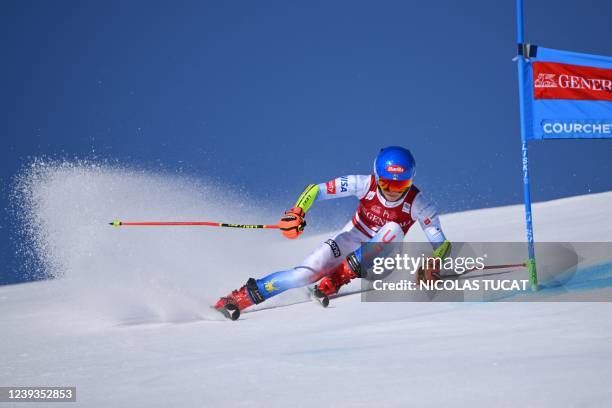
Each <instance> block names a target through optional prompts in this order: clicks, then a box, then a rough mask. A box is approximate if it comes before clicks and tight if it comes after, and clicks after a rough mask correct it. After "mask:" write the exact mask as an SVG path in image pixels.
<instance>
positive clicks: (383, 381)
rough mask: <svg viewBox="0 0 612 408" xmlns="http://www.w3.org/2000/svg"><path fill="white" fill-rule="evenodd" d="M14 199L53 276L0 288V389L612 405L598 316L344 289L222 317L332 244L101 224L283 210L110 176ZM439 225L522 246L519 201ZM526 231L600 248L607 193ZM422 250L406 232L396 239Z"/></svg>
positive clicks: (157, 401) (547, 210) (121, 396)
mask: <svg viewBox="0 0 612 408" xmlns="http://www.w3.org/2000/svg"><path fill="white" fill-rule="evenodd" d="M14 196H15V197H14V199H15V200H18V201H19V203H18V206H19V209H20V212H21V214H22V215H23V217H24V222H25V224H24V225H25V229H24V231H23V237H22V240H23V242H22V254H21V255H22V256H23V259H24V263H26V264H27V265H31V268H32V273H33V274H35V273H38V274H40V273H44V274H45V275H46V276H47V277H49V278H50V279H49V280H44V281H39V282H35V283H26V284H19V285H11V286H4V287H0V327H2V336H0V348H1V350H2V357H0V386H25V385H30V386H76V387H77V403H76V404H74V403H66V404H65V406H68V407H74V406H87V407H111V406H112V407H141V406H142V407H170V406H176V407H221V406H245V407H246V406H248V407H280V406H293V407H302V406H303V407H311V406H320V405H324V406H364V407H372V406H381V407H382V406H385V407H387V406H401V407H405V406H418V407H427V406H432V407H441V406H452V407H464V406H465V407H475V406H476V407H481V406H482V407H485V406H486V407H489V406H498V407H514V406H529V407H558V406H584V407H588V406H592V407H599V406H606V405H610V404H611V403H612V387H610V386H609V385H608V382H609V381H608V379H609V378H610V377H612V364H610V361H612V304H610V303H605V302H600V303H569V302H541V303H519V302H507V303H501V302H493V303H485V302H477V303H363V302H361V301H360V296H359V295H358V294H353V295H347V296H341V297H338V298H336V299H333V300H332V303H331V305H330V307H329V308H327V309H323V308H321V307H319V306H318V305H316V304H315V303H313V302H308V301H306V300H307V297H306V295H305V293H304V292H303V291H300V290H296V291H290V292H287V293H285V294H282V295H280V296H278V297H277V298H275V299H272V300H271V301H269V302H266V303H264V304H262V305H261V308H260V310H257V311H255V312H252V313H243V315H242V316H241V318H240V320H239V321H237V322H231V321H227V320H225V319H223V318H222V317H220V315H218V314H217V313H216V312H214V311H213V310H211V309H210V305H211V304H212V303H213V302H214V300H215V299H216V298H217V297H219V296H220V295H224V294H226V293H227V292H229V291H230V290H231V289H234V288H236V287H238V286H240V285H241V284H243V283H244V282H245V281H246V279H247V278H248V277H250V276H254V277H260V276H262V275H263V274H266V273H268V272H272V271H276V270H281V269H284V268H287V267H289V266H292V265H294V264H296V263H298V262H299V261H300V260H301V259H302V258H303V257H304V256H305V255H307V254H308V252H309V251H310V250H311V249H312V248H314V247H315V246H316V245H318V243H320V242H321V241H323V240H324V239H326V238H327V237H328V234H312V233H309V232H308V231H307V232H306V233H305V234H304V235H303V237H301V238H300V239H298V240H292V241H289V240H285V239H283V238H282V237H281V236H280V234H278V232H277V231H273V230H272V231H271V230H249V231H241V230H230V229H219V228H197V227H196V228H113V227H110V226H109V225H108V222H109V221H112V220H113V219H116V218H119V219H124V220H125V219H131V220H136V221H137V220H148V219H157V220H188V219H203V220H206V219H212V220H219V221H227V222H246V223H255V222H257V223H259V222H268V223H274V222H275V221H276V218H277V216H278V213H279V212H280V210H282V209H281V208H278V209H274V210H270V211H263V210H258V209H256V208H255V207H253V208H251V207H249V206H247V205H246V204H241V203H244V201H241V200H237V199H236V196H234V197H231V196H228V195H227V193H224V192H222V191H219V190H217V189H215V188H214V185H213V184H212V183H208V182H203V181H197V180H193V179H190V178H188V177H178V176H169V175H164V174H152V173H150V172H146V171H136V170H130V169H122V168H118V167H114V166H105V165H102V166H100V165H90V164H87V163H79V164H70V163H63V164H62V163H59V164H58V163H51V164H44V163H39V164H37V165H35V166H33V168H32V169H31V170H29V171H28V172H26V173H25V174H23V175H22V177H21V179H20V180H19V182H18V183H17V185H16V188H15V194H14ZM226 200H228V201H226ZM320 205H321V206H324V205H326V203H321V204H320ZM350 215H351V214H346V217H347V219H348V217H349V216H350ZM442 223H443V226H444V229H445V232H446V235H447V236H448V237H449V238H450V239H451V240H453V241H522V240H523V236H524V224H523V212H522V207H521V206H518V205H517V206H508V207H501V208H488V209H483V210H476V211H468V212H463V213H454V214H447V215H444V216H442ZM534 226H535V231H536V234H537V235H536V239H537V240H540V241H612V193H603V194H595V195H588V196H580V197H573V198H568V199H563V200H557V201H552V202H545V203H537V204H535V205H534ZM330 233H331V232H330ZM421 239H423V235H422V233H421V232H420V231H419V230H418V226H417V227H415V228H413V230H412V231H411V232H410V234H409V236H408V240H421ZM349 289H350V288H349ZM598 290H604V291H605V290H606V288H599V289H598ZM62 405H63V404H59V403H55V404H54V405H53V406H57V407H59V406H62ZM19 406H24V407H25V406H28V404H20V405H19ZM33 406H40V405H33Z"/></svg>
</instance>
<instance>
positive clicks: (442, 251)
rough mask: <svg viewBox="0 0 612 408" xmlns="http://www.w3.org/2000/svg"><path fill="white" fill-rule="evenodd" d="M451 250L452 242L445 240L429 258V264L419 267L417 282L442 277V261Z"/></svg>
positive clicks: (430, 280) (431, 280) (432, 280)
mask: <svg viewBox="0 0 612 408" xmlns="http://www.w3.org/2000/svg"><path fill="white" fill-rule="evenodd" d="M450 252H451V243H450V241H449V240H444V242H443V243H442V244H441V245H440V246H439V247H438V248H437V249H436V250H435V251H434V253H433V254H432V255H431V257H430V258H429V260H428V262H427V264H426V265H425V267H424V268H419V270H418V271H417V273H416V283H417V285H418V284H419V282H421V281H424V282H435V281H437V280H439V279H441V276H440V267H441V266H442V262H444V259H445V258H446V257H447V256H448V255H449V254H450Z"/></svg>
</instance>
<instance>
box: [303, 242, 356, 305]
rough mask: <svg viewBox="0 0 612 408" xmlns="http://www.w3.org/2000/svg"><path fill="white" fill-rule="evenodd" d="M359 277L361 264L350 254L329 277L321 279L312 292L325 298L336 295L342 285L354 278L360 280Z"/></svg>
mask: <svg viewBox="0 0 612 408" xmlns="http://www.w3.org/2000/svg"><path fill="white" fill-rule="evenodd" d="M361 275H362V273H361V263H360V262H359V259H358V258H357V256H356V255H355V253H354V252H351V253H350V254H349V255H348V256H347V257H346V259H345V260H344V261H342V263H341V264H340V265H338V266H337V267H336V268H335V269H334V270H333V271H332V272H331V273H330V274H329V275H327V276H326V277H324V278H323V279H321V281H320V282H319V284H318V285H316V286H315V287H314V290H315V292H317V291H319V292H320V293H322V294H323V295H325V296H331V295H334V294H336V293H338V290H339V289H340V287H341V286H342V285H345V284H347V283H349V282H350V281H351V280H353V279H355V278H361Z"/></svg>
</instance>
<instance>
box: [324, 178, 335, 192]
mask: <svg viewBox="0 0 612 408" xmlns="http://www.w3.org/2000/svg"><path fill="white" fill-rule="evenodd" d="M325 185H326V186H327V194H336V180H330V181H328V182H327V183H325Z"/></svg>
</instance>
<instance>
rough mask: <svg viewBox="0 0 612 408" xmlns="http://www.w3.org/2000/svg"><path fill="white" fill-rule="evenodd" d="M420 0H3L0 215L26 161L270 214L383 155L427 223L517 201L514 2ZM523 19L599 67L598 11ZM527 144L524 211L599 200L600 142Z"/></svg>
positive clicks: (584, 8) (605, 49) (611, 34)
mask: <svg viewBox="0 0 612 408" xmlns="http://www.w3.org/2000/svg"><path fill="white" fill-rule="evenodd" d="M419 3H420V4H418V3H417V2H407V1H383V2H372V1H367V2H366V1H350V2H349V1H346V2H345V1H320V2H316V1H313V2H287V1H258V2H247V1H232V2H221V1H217V2H212V1H181V2H170V1H166V2H155V1H104V2H91V1H53V2H50V1H42V0H41V1H5V2H3V12H2V15H1V16H0V20H1V21H0V31H1V35H0V42H1V44H2V50H3V58H2V60H3V63H2V64H1V65H0V71H1V75H0V81H2V89H3V91H2V93H1V96H0V103H1V107H2V112H3V114H2V121H1V123H0V126H1V130H2V149H1V152H0V154H1V155H2V160H1V161H0V172H1V174H2V183H3V186H2V207H3V208H4V207H6V206H7V205H8V203H7V192H8V187H7V186H8V183H9V182H10V179H11V178H12V177H13V176H14V175H15V174H16V173H17V172H18V170H19V168H20V166H22V165H23V164H25V163H27V162H28V161H29V160H31V158H32V157H38V156H42V155H45V156H48V157H56V158H63V157H74V156H78V157H91V156H92V155H93V154H95V155H96V156H97V157H99V158H102V159H112V160H117V161H118V162H119V163H124V164H128V165H129V164H136V165H139V166H144V167H150V168H158V167H160V166H162V167H163V168H165V169H167V170H169V171H183V172H187V173H189V174H193V175H196V176H198V175H202V176H203V175H207V176H213V177H215V178H218V179H220V180H222V181H223V182H226V183H227V184H228V186H240V187H243V188H246V189H247V190H251V191H254V192H255V191H259V190H260V189H261V187H262V186H266V190H267V191H268V193H267V195H266V196H265V197H262V199H263V200H264V201H265V202H268V203H269V204H270V205H271V206H273V207H276V206H278V209H279V211H280V210H281V209H282V208H284V207H287V206H288V205H290V204H291V203H292V202H293V200H294V198H295V197H296V195H297V194H298V193H299V192H300V190H301V188H302V187H303V186H304V185H306V184H307V183H310V182H321V181H326V180H328V179H330V178H332V177H335V176H338V175H341V174H350V173H367V172H369V171H370V169H371V163H372V160H373V158H374V155H375V154H376V152H377V151H378V149H379V148H380V147H382V146H385V145H390V144H399V145H403V146H406V147H408V148H410V149H411V150H412V151H413V153H414V155H415V157H416V160H417V163H418V171H417V179H416V181H415V183H416V184H417V185H419V186H421V187H422V188H423V189H424V190H426V191H427V192H429V194H430V196H432V197H433V198H434V200H435V201H436V202H437V204H438V206H439V208H440V209H441V210H442V211H443V212H450V211H458V210H464V209H470V208H480V207H488V206H495V205H505V204H515V203H520V202H521V200H522V184H521V170H520V139H519V121H518V102H517V80H516V67H515V64H514V63H512V62H511V59H512V57H513V56H514V55H515V50H516V45H515V43H516V32H515V10H514V7H515V5H514V2H513V1H511V0H506V1H503V2H502V1H484V0H475V1H463V2H457V1H430V2H419ZM525 11H526V21H525V23H526V39H527V40H529V41H531V42H533V43H536V44H540V45H543V46H547V47H550V48H558V49H567V50H574V51H582V52H588V53H594V54H602V55H612V43H611V42H610V38H612V26H611V25H610V24H609V16H610V15H612V3H611V2H609V1H605V0H600V1H590V2H582V3H577V2H575V1H566V0H562V1H559V0H557V1H550V0H541V1H537V2H536V1H530V0H527V1H526V10H525ZM530 146H531V147H530V148H531V159H532V166H531V170H532V183H533V186H532V189H533V199H534V200H536V201H539V200H548V199H554V198H559V197H565V196H571V195H577V194H585V193H588V192H598V191H607V190H611V189H612V181H611V180H612V177H610V174H611V173H612V164H611V162H612V161H611V160H610V157H612V143H611V141H610V140H592V141H548V142H544V143H532V144H531V145H530ZM350 205H354V204H352V203H350V204H349V206H350ZM0 222H1V223H2V231H3V235H2V238H1V242H0V245H1V251H0V256H1V258H0V260H2V262H3V264H5V265H18V264H19V260H18V259H15V257H14V255H13V247H12V244H11V243H10V241H9V239H8V237H9V236H10V234H11V232H10V231H11V230H12V228H13V226H12V225H11V219H10V216H8V215H7V213H4V214H3V216H2V218H1V220H0Z"/></svg>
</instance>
